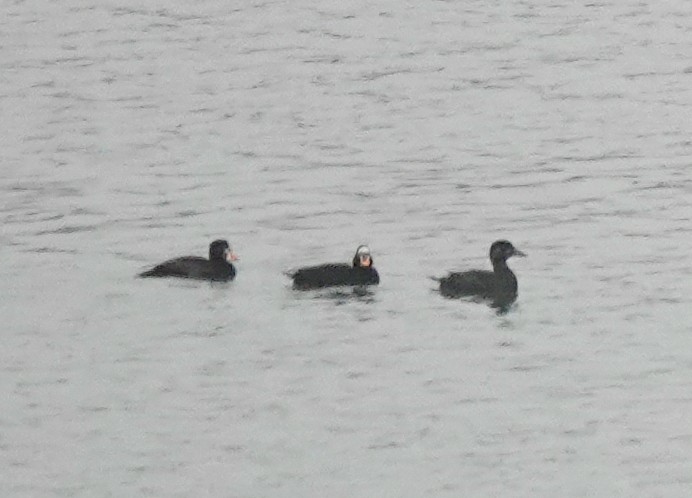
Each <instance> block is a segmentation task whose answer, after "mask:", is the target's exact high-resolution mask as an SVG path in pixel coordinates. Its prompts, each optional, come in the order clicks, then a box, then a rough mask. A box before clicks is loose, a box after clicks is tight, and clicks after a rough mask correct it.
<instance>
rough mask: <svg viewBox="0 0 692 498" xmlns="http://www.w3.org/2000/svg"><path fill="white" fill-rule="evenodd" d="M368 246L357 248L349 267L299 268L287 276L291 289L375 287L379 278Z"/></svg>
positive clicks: (336, 264) (327, 265)
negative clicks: (289, 278) (339, 286)
mask: <svg viewBox="0 0 692 498" xmlns="http://www.w3.org/2000/svg"><path fill="white" fill-rule="evenodd" d="M373 264H374V262H373V259H372V256H371V255H370V249H369V248H368V246H364V245H362V246H359V247H358V249H357V250H356V254H355V256H353V262H352V264H351V265H347V264H342V263H328V264H324V265H319V266H310V267H306V268H300V269H298V270H296V271H295V272H292V273H289V274H288V275H289V276H290V277H291V278H292V279H293V288H294V289H300V290H308V289H320V288H323V287H333V286H338V285H357V286H361V285H377V284H379V283H380V276H379V274H378V273H377V270H375V267H374V266H373Z"/></svg>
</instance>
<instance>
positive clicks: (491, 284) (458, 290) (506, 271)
mask: <svg viewBox="0 0 692 498" xmlns="http://www.w3.org/2000/svg"><path fill="white" fill-rule="evenodd" d="M512 256H520V257H525V256H526V254H525V253H524V252H522V251H520V250H519V249H517V248H516V247H514V246H513V245H512V243H511V242H509V241H508V240H497V241H495V242H493V244H492V245H491V246H490V262H491V263H492V266H493V270H492V271H488V270H470V271H465V272H450V273H449V274H448V275H447V276H445V277H442V278H435V280H437V281H438V282H439V283H440V294H442V295H443V296H445V297H449V298H459V297H476V298H480V299H482V300H489V301H491V305H492V306H493V307H495V308H506V307H508V306H509V305H511V304H512V303H513V302H514V301H515V300H516V299H517V293H518V285H517V277H516V276H515V275H514V273H513V272H512V270H510V268H509V266H507V260H508V259H509V258H511V257H512Z"/></svg>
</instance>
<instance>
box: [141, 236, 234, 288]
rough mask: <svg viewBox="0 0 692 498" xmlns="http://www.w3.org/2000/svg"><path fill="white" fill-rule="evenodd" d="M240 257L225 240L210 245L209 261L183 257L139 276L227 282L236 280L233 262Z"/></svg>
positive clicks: (157, 266)
mask: <svg viewBox="0 0 692 498" xmlns="http://www.w3.org/2000/svg"><path fill="white" fill-rule="evenodd" d="M237 259H238V256H236V254H235V253H234V252H233V251H232V250H231V247H230V246H229V245H228V242H226V241H225V240H215V241H214V242H212V243H211V244H209V259H204V258H200V257H199V256H183V257H180V258H175V259H170V260H168V261H164V262H163V263H161V264H159V265H156V266H155V267H153V268H152V269H150V270H147V271H145V272H142V273H140V274H139V276H140V277H180V278H194V279H199V280H215V281H227V280H233V279H234V278H235V274H236V271H235V267H234V266H233V261H236V260H237Z"/></svg>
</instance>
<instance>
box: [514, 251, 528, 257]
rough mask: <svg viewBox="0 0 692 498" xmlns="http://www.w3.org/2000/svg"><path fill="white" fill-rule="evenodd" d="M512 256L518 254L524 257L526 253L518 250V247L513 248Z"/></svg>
mask: <svg viewBox="0 0 692 498" xmlns="http://www.w3.org/2000/svg"><path fill="white" fill-rule="evenodd" d="M513 256H519V257H520V258H525V257H526V253H525V252H522V251H520V250H519V249H515V250H514V254H513Z"/></svg>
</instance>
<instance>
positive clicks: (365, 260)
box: [360, 256, 370, 268]
mask: <svg viewBox="0 0 692 498" xmlns="http://www.w3.org/2000/svg"><path fill="white" fill-rule="evenodd" d="M360 266H362V267H363V268H368V267H369V266H370V256H361V257H360Z"/></svg>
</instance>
